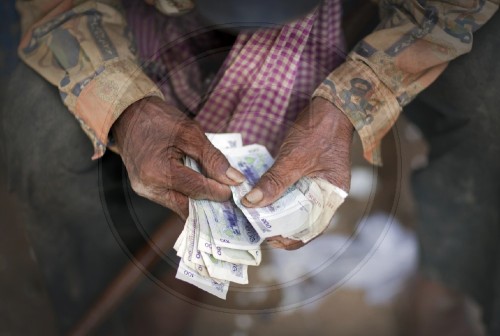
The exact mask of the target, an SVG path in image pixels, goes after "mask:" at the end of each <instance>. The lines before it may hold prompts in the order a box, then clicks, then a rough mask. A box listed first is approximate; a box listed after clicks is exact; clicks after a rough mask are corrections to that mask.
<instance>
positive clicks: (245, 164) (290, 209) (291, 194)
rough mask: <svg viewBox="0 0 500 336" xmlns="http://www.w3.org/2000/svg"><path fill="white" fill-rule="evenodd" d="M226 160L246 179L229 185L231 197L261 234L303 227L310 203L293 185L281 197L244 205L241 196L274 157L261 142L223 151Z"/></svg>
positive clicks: (283, 231) (289, 230)
mask: <svg viewBox="0 0 500 336" xmlns="http://www.w3.org/2000/svg"><path fill="white" fill-rule="evenodd" d="M223 153H224V155H225V156H226V158H227V159H228V161H229V163H230V164H231V165H232V166H233V167H235V168H236V169H239V170H240V171H241V172H242V173H243V174H244V175H245V177H246V181H245V182H243V183H242V184H240V185H238V186H234V187H231V191H232V192H233V199H234V202H235V204H236V206H238V208H240V209H241V211H242V212H243V213H244V215H245V216H246V217H247V218H248V220H249V221H250V223H251V224H252V225H253V227H254V228H255V230H256V231H257V233H258V234H259V236H260V237H262V238H268V237H272V236H280V235H282V236H289V235H293V234H294V233H298V232H300V231H302V230H303V229H304V228H305V226H306V225H307V222H308V219H309V214H310V212H311V209H312V203H311V201H310V200H308V199H307V198H306V197H305V196H304V194H302V193H301V192H300V190H298V189H297V188H296V187H295V186H291V187H290V188H288V190H286V191H285V193H284V194H283V195H282V196H281V198H280V199H278V200H277V201H275V202H274V203H272V204H270V205H268V206H266V207H262V208H247V207H245V206H243V205H242V204H241V199H242V198H243V196H245V195H246V194H247V193H248V192H249V191H250V190H251V189H252V187H253V186H254V185H255V184H256V183H257V181H258V180H259V179H260V177H261V176H262V175H263V174H264V173H265V172H266V171H267V170H268V169H269V168H270V167H271V166H272V164H273V162H274V160H273V158H272V157H271V155H270V154H269V152H268V151H267V149H266V148H265V147H264V146H261V145H249V146H244V147H240V148H232V149H226V150H224V151H223Z"/></svg>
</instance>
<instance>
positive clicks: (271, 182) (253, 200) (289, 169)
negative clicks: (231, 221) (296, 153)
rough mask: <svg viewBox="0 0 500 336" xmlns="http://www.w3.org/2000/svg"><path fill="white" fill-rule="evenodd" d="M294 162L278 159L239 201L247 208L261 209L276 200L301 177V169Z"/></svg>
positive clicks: (282, 158)
mask: <svg viewBox="0 0 500 336" xmlns="http://www.w3.org/2000/svg"><path fill="white" fill-rule="evenodd" d="M293 162H294V161H291V160H286V159H285V158H284V157H278V159H277V160H276V161H275V162H274V164H273V166H272V167H271V168H270V169H269V170H268V171H267V172H266V173H265V174H264V175H262V177H261V178H260V180H259V182H257V184H256V185H255V186H254V187H253V189H252V190H250V192H249V193H248V194H246V195H245V196H244V197H243V199H242V200H241V202H242V204H243V205H244V206H246V207H248V208H261V207H264V206H267V205H269V204H271V203H273V202H275V201H276V200H277V199H279V198H280V197H281V196H282V195H283V193H284V192H285V191H286V190H287V189H288V188H289V187H290V186H291V185H293V184H294V183H295V182H297V181H298V180H299V179H300V178H301V177H302V175H303V169H302V168H301V167H300V166H298V165H296V164H294V163H293Z"/></svg>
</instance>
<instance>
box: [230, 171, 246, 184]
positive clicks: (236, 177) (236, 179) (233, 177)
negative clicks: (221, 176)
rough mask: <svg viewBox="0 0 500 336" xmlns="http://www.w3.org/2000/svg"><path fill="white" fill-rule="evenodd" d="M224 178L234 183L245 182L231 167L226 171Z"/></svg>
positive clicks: (241, 175)
mask: <svg viewBox="0 0 500 336" xmlns="http://www.w3.org/2000/svg"><path fill="white" fill-rule="evenodd" d="M226 176H227V177H229V178H230V179H231V180H233V181H234V182H238V183H243V182H244V181H245V176H244V175H243V174H242V173H240V172H239V171H237V170H236V169H234V168H233V167H229V168H228V169H227V170H226Z"/></svg>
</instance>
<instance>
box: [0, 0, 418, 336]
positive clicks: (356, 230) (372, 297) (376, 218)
mask: <svg viewBox="0 0 500 336" xmlns="http://www.w3.org/2000/svg"><path fill="white" fill-rule="evenodd" d="M354 9H355V10H354ZM0 13H1V20H0V26H1V28H0V42H1V46H0V97H1V94H2V92H4V91H5V90H4V88H5V86H6V85H7V78H8V76H9V74H10V73H11V71H12V70H13V69H14V68H15V65H16V63H17V62H19V60H18V59H17V56H16V47H17V43H18V39H19V23H18V16H17V13H16V11H15V8H14V1H13V0H6V1H2V2H1V3H0ZM360 22H364V24H363V25H361V24H359V23H360ZM366 22H369V24H366ZM376 23H377V7H376V6H375V5H373V4H371V3H370V2H365V1H348V2H346V5H345V7H344V26H345V34H346V39H347V44H348V46H352V45H353V44H354V43H355V42H356V41H357V40H358V39H359V38H360V37H362V36H363V35H364V34H366V33H367V32H369V31H370V29H371V28H372V27H373V26H374V25H375V24H376ZM0 101H2V100H1V99H0ZM354 147H355V152H354V156H353V170H352V185H351V192H350V195H349V198H348V200H347V201H346V203H345V204H344V205H343V206H342V207H341V209H340V211H339V212H338V213H337V214H336V216H335V219H334V224H335V225H332V226H330V228H329V229H328V231H327V232H326V233H325V234H324V235H323V236H321V237H320V238H318V239H316V240H315V241H313V242H312V243H310V244H309V245H307V246H306V247H305V248H303V249H300V250H297V251H292V252H289V251H281V250H274V249H268V250H266V251H265V254H264V258H263V264H262V265H261V266H260V267H255V268H251V273H250V283H251V285H252V288H265V286H276V285H279V286H280V288H281V289H280V291H279V294H278V295H271V296H269V295H267V294H266V291H265V290H262V291H259V290H256V291H255V293H254V294H253V295H252V296H251V300H248V296H244V297H243V295H240V292H239V291H240V288H239V287H238V286H234V287H232V289H231V292H230V293H229V296H228V301H233V302H236V303H237V305H238V306H239V307H245V310H244V312H241V313H238V312H235V311H221V310H220V309H214V308H213V307H211V306H210V305H207V306H203V305H198V304H192V303H189V302H187V301H185V300H183V299H182V298H179V297H177V296H174V295H172V294H170V293H169V292H168V291H166V290H164V289H162V288H160V287H158V286H156V285H155V283H154V282H153V281H152V280H151V279H149V278H146V277H144V278H143V279H142V280H141V281H140V284H139V285H138V286H136V288H135V289H134V290H133V291H132V293H130V295H128V296H127V299H126V300H125V301H123V303H122V304H121V305H120V306H119V307H118V308H117V309H116V310H114V311H113V312H112V313H111V314H109V315H108V316H106V317H105V318H104V321H103V323H102V324H101V326H100V327H99V328H98V329H97V330H95V331H94V333H95V334H98V335H126V334H129V333H133V334H139V335H150V334H151V333H150V330H151V329H150V328H149V327H148V324H157V325H159V327H158V328H157V330H164V331H165V334H168V333H169V332H171V330H176V331H177V332H182V333H183V334H193V335H199V334H203V335H233V336H247V335H262V334H273V335H304V334H305V333H311V334H317V335H332V334H333V335H367V334H369V335H385V336H390V335H404V334H407V329H408V328H410V327H411V323H412V322H411V321H410V319H409V318H408V316H410V317H411V316H412V312H411V311H409V307H410V306H411V305H410V302H412V300H413V297H412V286H414V282H415V273H416V268H417V264H418V243H417V239H416V236H415V225H416V218H415V213H414V207H413V201H412V197H411V190H410V189H409V176H410V173H411V171H412V170H415V169H418V168H421V167H423V166H425V163H426V158H427V157H426V155H427V149H426V145H425V142H424V141H423V139H422V136H421V134H420V132H419V131H418V129H416V128H415V127H414V126H413V125H411V124H410V123H409V122H407V121H406V120H405V119H404V118H401V119H400V120H399V121H398V123H397V125H396V127H395V128H394V130H393V131H392V132H391V133H390V134H389V135H388V136H387V137H386V139H385V141H384V144H383V148H384V150H383V153H384V155H385V157H384V167H383V168H374V167H372V166H370V165H368V164H367V163H366V162H365V161H364V160H363V158H362V151H361V146H360V142H359V141H358V139H355V145H354ZM0 149H1V148H0ZM2 158H3V157H2V156H1V155H0V335H1V336H7V335H54V334H58V331H57V330H58V329H57V323H56V321H57V316H54V313H53V310H52V308H51V303H50V299H49V297H48V294H47V290H46V288H45V284H44V279H43V277H42V275H41V272H40V270H39V267H38V264H37V260H36V256H35V254H34V253H33V250H32V249H31V247H30V242H29V239H28V238H27V236H26V233H25V230H24V228H23V223H22V221H21V218H20V216H19V211H20V209H19V208H18V207H17V205H16V202H15V200H14V199H13V197H12V196H11V195H10V194H9V192H8V190H7V187H6V182H5V178H4V173H5V171H4V169H5V165H4V164H3V163H2V161H1V160H2ZM346 246H349V249H348V251H347V252H346V251H345V249H346ZM338 255H342V257H343V258H342V260H341V261H338V260H337V262H336V263H335V267H332V265H331V262H332V260H334V259H335V258H336V256H338ZM335 260H336V259H335ZM290 283H299V285H296V286H287V285H286V284H290ZM240 287H241V286H240ZM273 293H274V292H273ZM308 293H314V295H313V294H311V295H309V294H308ZM199 295H200V300H201V301H203V298H202V297H203V294H199ZM304 296H305V297H311V300H307V301H305V300H303V299H301V298H302V297H304ZM138 298H140V299H138ZM242 300H243V301H242ZM262 302H267V306H274V307H276V309H274V311H272V310H270V311H266V312H258V311H255V310H252V307H258V306H259V305H260V304H261V303H262ZM162 324H163V325H162Z"/></svg>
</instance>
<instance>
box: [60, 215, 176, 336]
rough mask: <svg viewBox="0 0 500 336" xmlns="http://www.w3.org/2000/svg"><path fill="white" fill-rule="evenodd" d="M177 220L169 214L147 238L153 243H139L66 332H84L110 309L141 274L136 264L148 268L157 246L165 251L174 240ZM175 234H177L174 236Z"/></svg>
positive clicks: (155, 258)
mask: <svg viewBox="0 0 500 336" xmlns="http://www.w3.org/2000/svg"><path fill="white" fill-rule="evenodd" d="M179 221H180V219H179V217H177V216H175V215H173V216H170V217H168V218H167V219H166V220H165V222H164V223H163V224H162V225H160V227H159V228H158V229H157V230H156V231H155V233H154V234H153V236H152V237H151V240H152V242H153V243H151V244H146V246H143V247H142V248H141V250H139V252H138V253H137V254H136V255H135V262H134V261H130V262H129V263H128V264H127V265H125V267H124V268H123V269H122V270H121V271H120V273H119V274H118V275H117V276H116V277H115V278H114V279H113V281H112V282H111V283H110V284H109V285H108V287H107V288H106V289H105V290H104V292H103V294H102V295H101V296H100V297H99V299H98V300H97V301H96V302H95V303H94V305H93V306H92V307H91V308H90V309H89V310H88V311H87V313H86V314H85V315H84V317H83V318H82V319H81V320H80V321H78V323H77V324H76V325H75V326H74V327H73V329H72V330H71V331H70V332H69V333H68V335H70V336H83V335H88V334H89V333H90V332H91V331H92V330H93V329H95V328H96V327H97V326H99V324H100V323H101V322H102V321H103V320H104V319H105V318H106V317H107V316H108V315H109V314H110V313H111V312H113V311H114V309H115V308H116V307H117V306H118V305H119V304H120V302H122V301H123V299H124V298H125V297H126V296H127V295H128V294H129V293H130V292H131V291H132V290H133V289H134V288H135V287H136V286H137V284H138V283H139V281H140V280H141V279H142V277H143V276H144V273H143V270H142V269H141V267H139V266H137V263H139V264H140V265H142V266H143V267H145V268H148V269H151V267H153V266H154V265H155V264H156V263H157V262H158V261H159V260H160V259H161V258H160V257H159V255H158V253H157V252H156V251H155V250H156V249H160V250H162V251H165V250H166V249H167V248H169V247H171V246H172V245H173V244H174V242H175V239H176V238H177V236H178V234H179V233H180V232H177V230H175V229H174V228H175V227H176V226H178V227H181V226H180V225H179ZM175 233H177V235H175ZM152 245H153V246H155V248H153V247H152Z"/></svg>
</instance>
